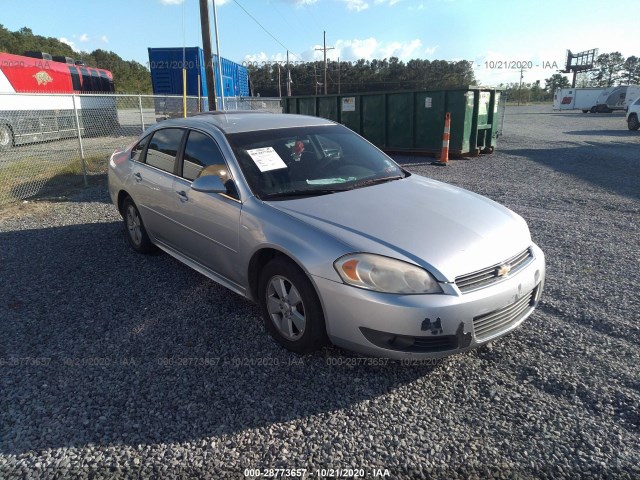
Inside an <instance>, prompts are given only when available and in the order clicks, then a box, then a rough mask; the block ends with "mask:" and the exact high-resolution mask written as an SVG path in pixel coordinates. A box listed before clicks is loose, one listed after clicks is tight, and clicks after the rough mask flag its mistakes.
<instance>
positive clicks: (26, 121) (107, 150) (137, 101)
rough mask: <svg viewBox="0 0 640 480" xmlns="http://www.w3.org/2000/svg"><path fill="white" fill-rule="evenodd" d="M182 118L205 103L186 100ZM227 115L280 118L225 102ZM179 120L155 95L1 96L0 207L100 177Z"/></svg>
mask: <svg viewBox="0 0 640 480" xmlns="http://www.w3.org/2000/svg"><path fill="white" fill-rule="evenodd" d="M186 107H187V115H195V114H197V113H198V112H200V111H203V110H204V109H205V108H204V107H206V100H204V99H202V98H198V97H187V102H186ZM225 109H226V110H263V111H270V112H274V113H276V112H277V113H279V112H282V108H281V106H280V99H278V98H260V97H252V98H225ZM183 115H184V107H183V99H182V97H176V96H154V95H105V94H103V95H90V94H82V95H62V94H60V95H50V94H17V93H11V94H0V204H5V203H9V202H14V201H16V200H22V199H26V198H29V197H32V196H34V195H37V194H38V193H40V192H41V191H43V190H44V189H46V187H48V186H57V185H62V186H64V185H68V184H71V183H73V182H77V179H78V178H81V179H82V180H83V181H84V182H85V183H86V182H87V179H90V177H91V175H95V174H99V173H105V172H106V171H107V163H108V160H109V157H110V156H111V154H112V153H113V151H114V150H116V149H117V148H124V147H126V146H127V145H129V144H130V143H131V142H133V141H134V140H135V139H136V138H137V137H138V136H139V135H140V133H142V132H143V131H144V130H145V129H146V128H147V127H149V126H150V125H153V124H154V123H157V122H159V121H162V120H164V119H166V118H173V117H181V116H183Z"/></svg>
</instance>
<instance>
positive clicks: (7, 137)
mask: <svg viewBox="0 0 640 480" xmlns="http://www.w3.org/2000/svg"><path fill="white" fill-rule="evenodd" d="M11 148H13V132H12V131H11V128H9V125H0V151H7V150H11Z"/></svg>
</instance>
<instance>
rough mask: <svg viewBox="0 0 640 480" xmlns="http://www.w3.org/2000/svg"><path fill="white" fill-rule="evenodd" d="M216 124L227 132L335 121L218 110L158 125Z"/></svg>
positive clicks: (304, 125) (273, 128)
mask: <svg viewBox="0 0 640 480" xmlns="http://www.w3.org/2000/svg"><path fill="white" fill-rule="evenodd" d="M203 124H208V125H215V126H216V127H218V128H219V129H220V130H222V132H223V133H225V134H232V133H241V132H255V131H260V130H275V129H279V128H292V127H310V126H317V125H335V122H332V121H331V120H326V119H324V118H318V117H310V116H307V115H294V114H288V113H269V112H250V111H241V110H239V111H217V112H205V113H200V114H198V115H195V116H193V117H187V118H175V119H172V120H166V121H164V122H161V123H159V124H158V126H160V125H163V126H167V127H168V126H183V127H184V126H192V127H195V126H203Z"/></svg>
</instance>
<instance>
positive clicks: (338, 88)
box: [338, 57, 340, 95]
mask: <svg viewBox="0 0 640 480" xmlns="http://www.w3.org/2000/svg"><path fill="white" fill-rule="evenodd" d="M338 95H340V57H338Z"/></svg>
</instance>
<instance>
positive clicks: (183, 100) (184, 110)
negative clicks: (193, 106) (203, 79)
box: [182, 64, 187, 118]
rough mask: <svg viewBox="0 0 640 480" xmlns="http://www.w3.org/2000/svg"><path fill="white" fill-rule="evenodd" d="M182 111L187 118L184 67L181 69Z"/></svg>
mask: <svg viewBox="0 0 640 480" xmlns="http://www.w3.org/2000/svg"><path fill="white" fill-rule="evenodd" d="M183 65H184V64H183ZM182 113H183V116H184V118H187V69H186V68H183V69H182Z"/></svg>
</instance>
